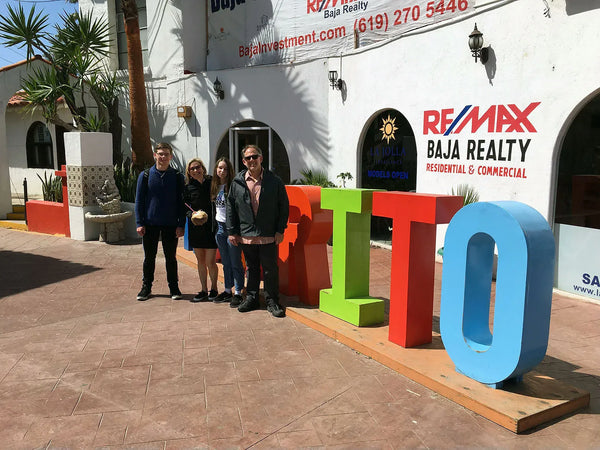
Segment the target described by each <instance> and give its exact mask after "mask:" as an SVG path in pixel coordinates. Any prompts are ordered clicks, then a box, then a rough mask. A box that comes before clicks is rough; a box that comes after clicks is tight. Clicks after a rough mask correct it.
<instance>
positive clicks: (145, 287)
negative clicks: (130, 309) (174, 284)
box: [137, 284, 152, 302]
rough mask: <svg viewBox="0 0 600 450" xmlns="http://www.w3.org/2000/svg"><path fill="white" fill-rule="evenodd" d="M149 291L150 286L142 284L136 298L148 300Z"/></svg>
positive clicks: (150, 289) (150, 290)
mask: <svg viewBox="0 0 600 450" xmlns="http://www.w3.org/2000/svg"><path fill="white" fill-rule="evenodd" d="M151 293H152V286H151V285H149V284H143V285H142V289H141V290H140V292H139V293H138V295H137V299H138V300H139V301H140V302H143V301H144V300H148V297H150V294H151Z"/></svg>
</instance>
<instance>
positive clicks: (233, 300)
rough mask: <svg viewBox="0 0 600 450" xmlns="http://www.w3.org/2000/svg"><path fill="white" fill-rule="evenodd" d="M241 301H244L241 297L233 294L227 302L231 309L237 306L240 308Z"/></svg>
mask: <svg viewBox="0 0 600 450" xmlns="http://www.w3.org/2000/svg"><path fill="white" fill-rule="evenodd" d="M242 301H244V299H243V298H242V296H241V295H240V294H235V295H234V296H233V297H231V301H230V302H229V306H230V307H231V308H237V307H238V306H240V305H241V304H242Z"/></svg>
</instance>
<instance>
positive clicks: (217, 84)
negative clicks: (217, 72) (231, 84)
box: [213, 77, 225, 100]
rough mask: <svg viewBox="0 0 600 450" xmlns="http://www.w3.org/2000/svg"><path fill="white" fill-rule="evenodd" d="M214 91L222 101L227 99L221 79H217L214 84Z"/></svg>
mask: <svg viewBox="0 0 600 450" xmlns="http://www.w3.org/2000/svg"><path fill="white" fill-rule="evenodd" d="M213 89H214V91H215V94H217V97H219V98H220V99H221V100H223V99H224V98H225V91H224V90H223V85H222V84H221V82H220V81H219V77H217V79H216V80H215V82H214V83H213Z"/></svg>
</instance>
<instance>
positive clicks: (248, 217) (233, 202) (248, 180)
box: [227, 145, 289, 317]
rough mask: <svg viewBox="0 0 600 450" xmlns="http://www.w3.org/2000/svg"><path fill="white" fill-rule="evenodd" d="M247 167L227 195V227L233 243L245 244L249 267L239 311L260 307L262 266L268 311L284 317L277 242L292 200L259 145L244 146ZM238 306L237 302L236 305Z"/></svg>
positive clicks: (281, 234)
mask: <svg viewBox="0 0 600 450" xmlns="http://www.w3.org/2000/svg"><path fill="white" fill-rule="evenodd" d="M242 160H243V162H244V165H245V166H246V168H247V170H244V171H242V172H240V173H239V174H238V175H237V176H236V177H235V178H234V179H233V181H232V183H231V187H230V188H229V195H228V196H227V231H228V233H229V240H230V242H231V243H232V244H233V245H241V246H242V251H243V252H244V258H245V259H246V266H247V267H248V283H247V285H246V298H245V300H244V301H242V303H241V304H240V305H239V306H238V311H240V312H247V311H252V310H254V309H257V308H258V307H259V300H258V291H259V285H260V269H261V267H262V271H263V277H264V288H265V299H266V303H267V311H269V312H270V313H271V314H273V316H275V317H283V316H284V315H285V311H284V310H283V308H282V307H281V306H280V305H279V268H278V267H277V246H278V245H279V244H280V243H281V242H282V241H283V232H284V230H285V228H286V226H287V221H288V215H289V201H288V196H287V192H286V190H285V186H284V185H283V182H282V181H281V179H280V178H279V177H278V176H277V175H275V174H274V173H272V172H270V171H269V170H267V169H264V168H263V167H262V161H263V157H262V151H261V150H260V148H258V147H257V146H256V145H247V146H246V147H244V149H243V150H242ZM234 306H235V305H234Z"/></svg>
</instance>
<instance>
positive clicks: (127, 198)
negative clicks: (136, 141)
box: [114, 158, 137, 203]
mask: <svg viewBox="0 0 600 450" xmlns="http://www.w3.org/2000/svg"><path fill="white" fill-rule="evenodd" d="M114 170H115V172H114V178H115V185H116V186H117V189H119V194H120V195H121V201H123V202H131V203H133V202H135V190H136V187H137V174H136V171H135V170H134V167H133V165H132V163H131V160H130V159H129V158H127V159H126V160H125V161H123V163H122V164H115V167H114Z"/></svg>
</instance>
